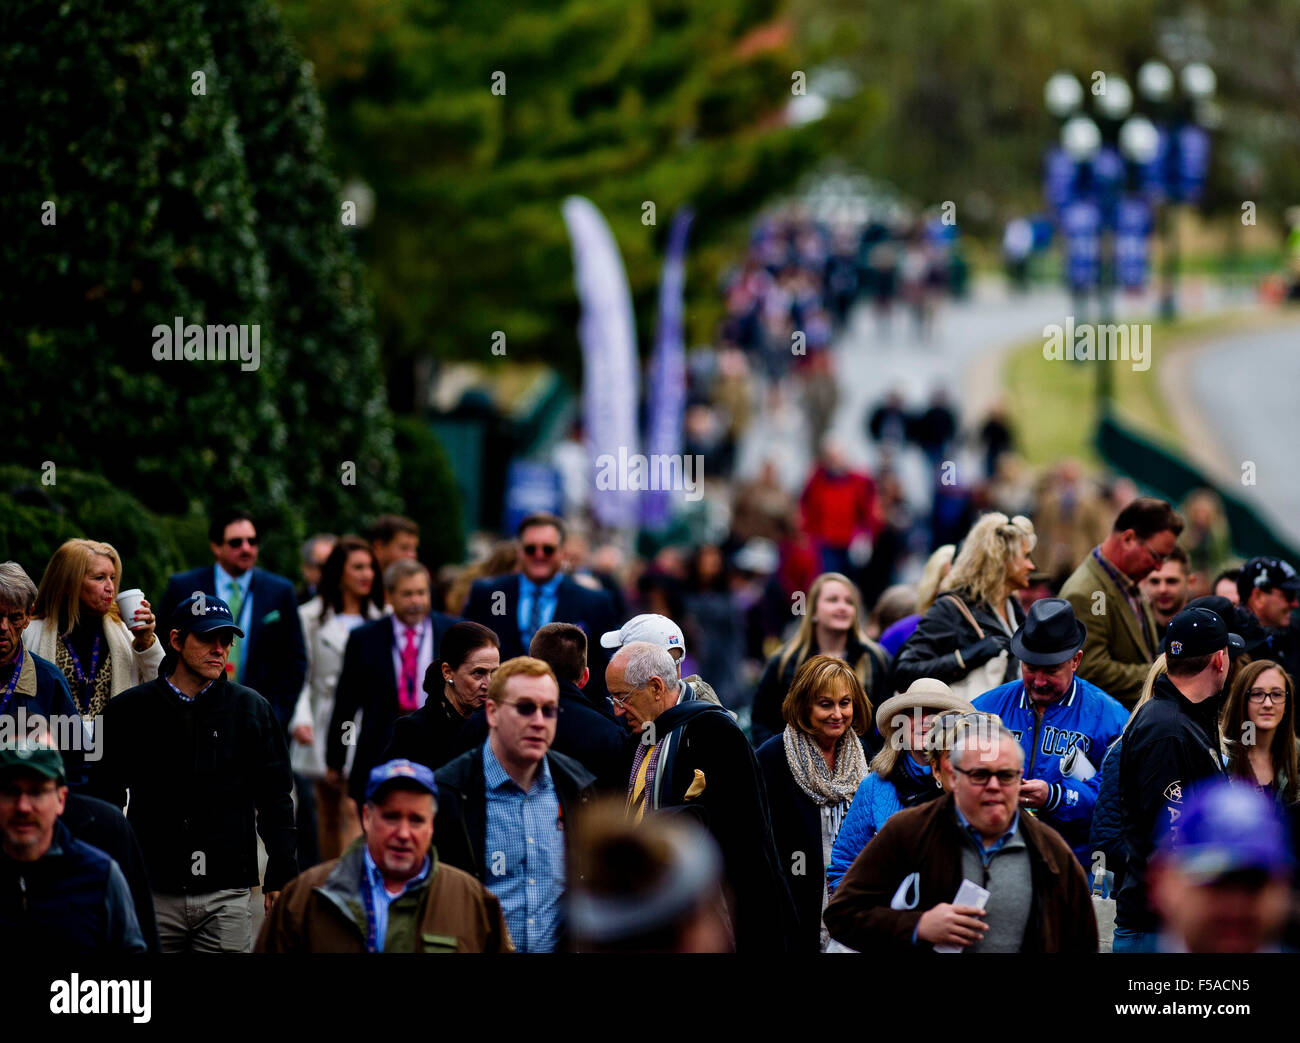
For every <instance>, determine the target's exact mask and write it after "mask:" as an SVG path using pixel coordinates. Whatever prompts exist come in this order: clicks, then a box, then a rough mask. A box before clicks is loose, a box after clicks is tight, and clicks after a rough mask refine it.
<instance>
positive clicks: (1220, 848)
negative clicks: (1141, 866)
mask: <svg viewBox="0 0 1300 1043" xmlns="http://www.w3.org/2000/svg"><path fill="white" fill-rule="evenodd" d="M1160 854H1161V856H1162V857H1163V858H1165V859H1168V860H1169V862H1171V863H1172V864H1173V865H1175V866H1177V868H1178V869H1179V870H1180V871H1181V872H1183V873H1186V874H1187V875H1189V876H1192V877H1196V878H1198V879H1199V880H1200V882H1201V883H1206V884H1209V883H1213V882H1214V881H1216V880H1219V879H1221V878H1222V877H1225V876H1228V875H1229V874H1232V873H1244V872H1251V871H1253V872H1259V873H1265V874H1268V875H1269V876H1272V875H1275V874H1281V873H1289V872H1290V869H1291V865H1292V861H1293V856H1292V853H1291V845H1290V843H1289V840H1288V837H1287V826H1286V823H1285V822H1283V821H1282V819H1281V818H1280V817H1279V816H1278V813H1277V810H1276V808H1275V807H1274V805H1273V802H1272V801H1271V800H1269V799H1268V798H1267V797H1265V796H1264V795H1263V794H1262V793H1260V792H1259V790H1257V789H1255V787H1254V786H1250V785H1247V784H1246V783H1242V782H1232V781H1228V780H1225V779H1216V780H1213V781H1210V782H1206V783H1203V784H1202V785H1200V786H1197V787H1195V788H1193V789H1192V790H1191V792H1190V793H1189V794H1188V796H1187V802H1186V804H1184V805H1183V807H1182V814H1181V815H1179V816H1178V820H1177V822H1176V823H1175V825H1174V826H1173V828H1171V829H1169V830H1167V831H1166V832H1165V834H1164V836H1163V837H1162V838H1161V841H1160Z"/></svg>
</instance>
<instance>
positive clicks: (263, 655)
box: [157, 565, 307, 728]
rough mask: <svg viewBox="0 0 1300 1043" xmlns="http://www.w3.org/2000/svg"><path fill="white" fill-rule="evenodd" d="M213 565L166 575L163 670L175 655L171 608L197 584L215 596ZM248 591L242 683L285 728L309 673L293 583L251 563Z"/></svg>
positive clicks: (161, 614) (168, 668) (161, 611)
mask: <svg viewBox="0 0 1300 1043" xmlns="http://www.w3.org/2000/svg"><path fill="white" fill-rule="evenodd" d="M215 569H216V566H215V565H205V566H203V567H201V568H197V569H190V570H189V571H188V572H178V573H177V574H176V575H174V576H172V577H171V579H169V580H168V581H167V590H166V591H165V592H164V593H163V599H162V606H161V607H160V608H159V609H158V610H157V615H158V630H159V636H160V637H161V639H162V643H163V647H164V648H167V649H169V651H168V655H167V659H166V660H165V661H164V665H163V670H164V672H166V673H170V672H171V663H172V660H173V659H174V657H175V655H176V653H175V652H173V651H170V648H171V644H170V642H169V641H168V640H167V631H168V627H169V625H170V623H171V618H172V612H173V611H175V609H176V606H177V605H179V604H180V603H181V602H182V601H184V600H185V599H186V598H187V597H189V596H190V595H191V594H193V593H194V592H195V591H196V590H201V591H203V593H205V594H210V595H212V596H213V597H215V596H216V593H217V586H216V582H217V576H216V571H215ZM248 592H249V596H250V597H252V599H253V613H252V616H251V617H250V619H251V622H250V624H249V627H248V633H247V634H245V635H244V637H243V638H242V643H243V649H242V651H241V653H240V654H241V656H242V657H243V658H242V662H243V663H244V664H245V665H244V679H243V681H242V683H243V684H245V685H247V686H248V687H249V688H251V689H253V691H255V692H256V693H257V694H258V695H260V696H262V698H264V699H265V700H266V701H267V702H268V703H270V704H271V707H272V708H273V709H274V710H275V716H276V719H277V720H278V721H279V722H280V726H281V727H282V728H287V727H288V724H289V718H291V717H292V716H293V710H294V707H295V706H296V705H297V703H298V695H299V693H301V692H302V686H303V682H304V681H305V680H306V679H307V646H306V644H305V643H304V641H303V637H302V623H301V622H300V620H299V617H298V597H297V594H296V593H295V592H294V589H293V584H292V583H290V582H289V581H288V580H287V579H285V578H284V577H283V576H277V575H276V574H275V573H274V572H267V571H266V570H265V569H253V578H252V580H251V581H250V583H249V587H248ZM236 622H238V620H236Z"/></svg>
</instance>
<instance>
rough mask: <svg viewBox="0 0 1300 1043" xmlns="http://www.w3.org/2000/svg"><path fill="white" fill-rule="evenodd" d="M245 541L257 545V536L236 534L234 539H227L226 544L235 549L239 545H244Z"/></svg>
mask: <svg viewBox="0 0 1300 1043" xmlns="http://www.w3.org/2000/svg"><path fill="white" fill-rule="evenodd" d="M245 543H247V544H248V545H249V546H250V547H256V546H257V537H256V536H236V537H235V538H234V539H230V540H226V546H227V547H229V548H230V549H231V550H234V549H235V548H237V547H242V546H243V545H244V544H245Z"/></svg>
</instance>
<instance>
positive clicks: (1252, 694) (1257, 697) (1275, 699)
mask: <svg viewBox="0 0 1300 1043" xmlns="http://www.w3.org/2000/svg"><path fill="white" fill-rule="evenodd" d="M1246 697H1247V698H1248V699H1249V700H1250V701H1251V702H1252V703H1254V704H1255V705H1256V706H1258V705H1259V704H1260V703H1262V702H1263V701H1264V700H1265V699H1267V700H1268V701H1269V702H1270V703H1284V702H1286V692H1284V691H1277V690H1273V691H1266V690H1265V689H1263V688H1252V689H1251V690H1250V691H1248V692H1247V693H1246Z"/></svg>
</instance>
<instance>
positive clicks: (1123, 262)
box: [1115, 196, 1153, 290]
mask: <svg viewBox="0 0 1300 1043" xmlns="http://www.w3.org/2000/svg"><path fill="white" fill-rule="evenodd" d="M1152 229H1153V221H1152V219H1151V207H1150V206H1149V205H1148V203H1147V201H1146V200H1145V199H1142V198H1141V197H1139V196H1125V197H1124V198H1123V199H1121V200H1120V203H1119V210H1118V211H1117V213H1116V220H1115V278H1116V280H1117V281H1118V282H1119V284H1120V285H1121V286H1122V287H1124V289H1126V290H1140V289H1141V288H1142V287H1143V286H1145V285H1146V283H1147V275H1148V272H1149V270H1150V262H1151V232H1152Z"/></svg>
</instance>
